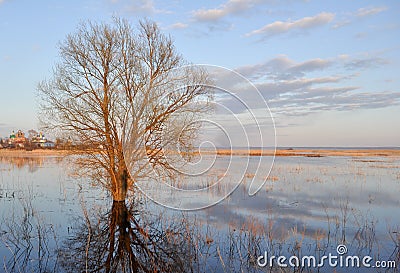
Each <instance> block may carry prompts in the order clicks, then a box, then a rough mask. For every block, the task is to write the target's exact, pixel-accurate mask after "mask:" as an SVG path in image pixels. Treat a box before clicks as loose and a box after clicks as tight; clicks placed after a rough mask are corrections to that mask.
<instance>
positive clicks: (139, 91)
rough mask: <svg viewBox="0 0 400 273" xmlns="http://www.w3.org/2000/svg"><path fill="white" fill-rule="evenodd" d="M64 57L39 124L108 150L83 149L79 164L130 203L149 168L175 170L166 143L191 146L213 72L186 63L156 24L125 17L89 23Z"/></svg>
mask: <svg viewBox="0 0 400 273" xmlns="http://www.w3.org/2000/svg"><path fill="white" fill-rule="evenodd" d="M60 55H61V56H60V57H61V61H60V62H59V63H58V65H56V66H55V68H54V72H53V77H52V78H51V79H49V80H46V81H43V82H41V83H40V84H39V86H38V90H39V94H40V97H41V98H42V103H41V113H40V119H41V122H42V124H43V125H44V126H43V127H45V128H46V129H47V130H50V129H51V130H55V131H57V132H58V133H60V134H61V133H62V134H64V135H65V134H67V137H68V138H71V139H73V140H75V141H79V142H81V143H85V144H87V145H85V146H86V147H102V148H101V149H85V150H83V151H79V152H80V153H82V154H83V155H84V156H81V157H80V160H78V161H77V162H76V163H77V164H78V166H79V167H80V170H81V171H82V172H83V173H85V174H90V175H91V176H92V177H93V178H95V179H96V181H98V182H100V183H101V184H102V185H103V186H105V187H106V188H107V189H108V190H110V192H111V193H112V196H113V199H114V200H115V201H122V200H125V198H126V195H127V191H128V189H130V188H131V187H132V185H133V184H134V181H135V180H136V179H138V178H139V177H141V176H143V175H146V173H145V171H144V170H145V169H146V167H145V166H146V165H149V164H151V165H152V166H153V167H154V168H156V169H157V168H158V169H172V168H170V165H169V164H168V162H167V160H166V159H165V152H164V151H163V150H165V145H167V144H168V145H179V149H181V150H182V149H186V148H188V147H191V145H192V144H191V143H192V141H193V139H194V138H195V136H196V132H197V130H198V128H199V124H198V123H196V119H197V118H198V117H199V113H202V112H204V111H207V108H208V106H207V98H208V91H207V88H206V84H207V82H208V76H207V74H206V73H205V71H203V70H201V69H198V68H195V67H191V66H187V63H185V62H184V60H183V58H182V57H181V55H179V54H178V53H177V52H176V50H175V47H174V45H173V41H172V39H171V38H170V37H168V36H165V35H163V34H162V33H161V32H160V30H159V28H158V26H157V25H156V24H155V23H154V22H150V21H142V22H139V25H138V27H137V29H135V28H133V27H132V26H131V25H130V24H129V23H128V22H127V21H126V20H121V19H114V21H113V23H112V24H104V23H102V24H98V23H91V22H89V23H83V24H82V25H81V26H80V27H79V28H78V30H77V32H76V33H74V34H70V35H68V36H67V38H66V39H65V41H63V42H62V43H61V45H60ZM185 65H186V66H185ZM182 66H184V68H182V69H177V68H179V67H182ZM200 101H205V103H203V102H200ZM128 163H129V164H128ZM139 163H140V164H139ZM136 166H137V167H136ZM128 168H129V171H130V172H128Z"/></svg>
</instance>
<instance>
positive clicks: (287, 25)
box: [246, 12, 335, 38]
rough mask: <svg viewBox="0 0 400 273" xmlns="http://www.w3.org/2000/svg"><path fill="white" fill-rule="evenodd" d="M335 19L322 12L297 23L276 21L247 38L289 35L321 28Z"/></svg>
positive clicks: (248, 34) (249, 34)
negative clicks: (295, 31)
mask: <svg viewBox="0 0 400 273" xmlns="http://www.w3.org/2000/svg"><path fill="white" fill-rule="evenodd" d="M334 17H335V14H333V13H328V12H322V13H320V14H317V15H315V16H312V17H304V18H301V19H299V20H296V21H291V20H288V21H285V22H283V21H275V22H273V23H270V24H268V25H265V26H264V27H262V28H260V29H256V30H253V31H251V32H249V33H247V34H246V36H253V35H262V36H263V37H264V38H268V37H271V36H274V35H279V34H283V33H287V32H289V31H293V30H306V29H311V28H315V27H319V26H322V25H325V24H328V23H329V22H331V21H332V20H333V19H334Z"/></svg>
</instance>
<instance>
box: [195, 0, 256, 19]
mask: <svg viewBox="0 0 400 273" xmlns="http://www.w3.org/2000/svg"><path fill="white" fill-rule="evenodd" d="M260 2H262V1H261V0H228V1H227V2H225V3H224V4H222V5H220V6H219V7H218V8H215V9H198V10H195V11H193V19H194V20H195V21H200V22H215V21H218V20H220V19H222V18H223V17H226V16H228V15H232V14H240V13H244V12H245V11H247V10H249V9H251V8H253V7H254V6H255V5H256V4H258V3H260Z"/></svg>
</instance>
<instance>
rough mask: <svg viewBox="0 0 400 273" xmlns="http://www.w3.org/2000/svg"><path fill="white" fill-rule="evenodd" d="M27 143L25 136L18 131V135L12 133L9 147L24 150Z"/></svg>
mask: <svg viewBox="0 0 400 273" xmlns="http://www.w3.org/2000/svg"><path fill="white" fill-rule="evenodd" d="M26 141H27V139H26V137H25V134H24V133H23V132H22V131H21V130H18V131H17V133H14V131H13V132H12V133H11V135H10V138H9V140H8V144H9V147H17V148H24V146H25V143H26Z"/></svg>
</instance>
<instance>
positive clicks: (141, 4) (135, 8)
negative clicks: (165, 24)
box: [0, 0, 170, 15]
mask: <svg viewBox="0 0 400 273" xmlns="http://www.w3.org/2000/svg"><path fill="white" fill-rule="evenodd" d="M0 1H1V0H0ZM110 2H111V3H112V4H113V5H119V6H121V8H122V9H123V10H124V11H126V12H128V13H133V14H147V15H150V14H155V13H170V12H169V11H167V10H162V9H157V8H156V7H155V5H154V2H153V0H131V1H127V0H110Z"/></svg>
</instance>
